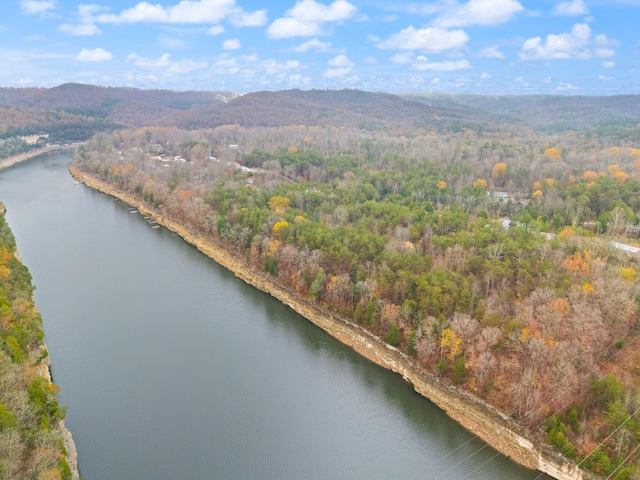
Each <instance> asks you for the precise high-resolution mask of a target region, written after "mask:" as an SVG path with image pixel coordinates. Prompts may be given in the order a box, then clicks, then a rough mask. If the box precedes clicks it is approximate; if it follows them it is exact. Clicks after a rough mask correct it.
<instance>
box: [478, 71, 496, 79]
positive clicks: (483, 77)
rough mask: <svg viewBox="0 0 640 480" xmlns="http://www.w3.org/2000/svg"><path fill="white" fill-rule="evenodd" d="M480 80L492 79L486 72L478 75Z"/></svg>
mask: <svg viewBox="0 0 640 480" xmlns="http://www.w3.org/2000/svg"><path fill="white" fill-rule="evenodd" d="M480 78H481V79H482V80H490V79H492V78H493V77H492V76H491V74H489V73H487V72H482V75H480Z"/></svg>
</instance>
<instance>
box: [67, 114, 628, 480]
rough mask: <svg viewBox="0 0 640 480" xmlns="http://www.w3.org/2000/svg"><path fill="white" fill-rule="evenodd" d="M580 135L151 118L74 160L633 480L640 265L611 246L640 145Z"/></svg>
mask: <svg viewBox="0 0 640 480" xmlns="http://www.w3.org/2000/svg"><path fill="white" fill-rule="evenodd" d="M583 138H584V137H583V134H580V133H571V134H567V135H565V136H553V137H533V138H532V137H530V136H526V137H522V138H520V137H514V136H513V135H512V132H505V134H504V135H502V136H501V137H497V136H495V135H493V136H489V137H479V136H477V135H476V134H475V132H473V131H468V130H467V131H464V132H462V133H460V134H458V135H449V136H439V135H437V134H435V133H425V134H424V135H420V136H418V137H413V138H404V137H397V136H389V137H385V136H380V135H369V134H363V133H362V132H357V131H350V130H345V129H340V128H336V127H328V128H319V127H316V128H312V127H305V126H297V127H287V128H280V129H267V128H256V129H243V128H240V127H238V126H224V127H219V128H216V129H212V130H201V131H194V132H186V131H181V130H178V129H142V130H127V131H120V132H114V134H112V135H111V136H104V135H101V136H96V137H94V138H93V139H92V140H91V142H89V144H88V145H86V146H83V147H81V148H80V149H79V150H78V152H77V163H78V166H79V167H80V168H82V169H85V170H86V171H88V172H89V173H91V174H92V175H96V176H98V177H100V178H102V179H105V180H107V181H109V182H111V183H112V184H114V185H116V186H117V187H118V188H120V189H123V190H125V191H128V192H130V193H135V194H137V195H139V196H140V198H142V199H144V200H145V201H146V202H148V203H149V204H150V205H153V206H154V207H156V208H158V209H160V210H161V211H163V212H164V213H166V214H168V215H170V216H171V217H172V218H174V219H176V220H178V221H180V222H181V223H183V224H185V225H186V226H188V227H189V228H191V229H193V230H195V231H198V232H199V233H201V234H204V235H208V236H210V237H211V238H212V239H216V240H219V241H222V242H224V243H225V245H227V246H229V247H230V248H232V249H234V250H235V251H236V252H237V253H238V255H239V256H242V258H245V259H246V260H247V261H248V262H250V263H251V264H253V265H254V266H255V267H256V268H259V269H261V270H263V271H265V272H266V273H267V274H268V275H269V276H271V277H272V278H273V279H274V280H275V281H278V282H280V283H281V284H283V285H285V286H287V287H288V288H289V289H290V290H291V291H293V292H296V293H297V294H298V295H300V296H301V297H303V298H306V299H308V300H309V301H312V302H314V303H315V304H317V305H318V306H320V307H322V308H324V309H326V310H327V311H329V312H332V313H334V314H336V315H340V316H342V317H344V318H346V319H349V320H351V321H353V322H356V323H358V324H360V325H362V326H363V327H365V328H367V329H368V330H370V331H371V332H372V333H374V334H376V335H378V336H380V337H381V338H383V339H385V340H386V341H387V342H388V343H389V344H391V345H393V346H395V347H397V348H399V349H401V350H402V351H404V352H406V354H407V355H410V356H412V357H413V358H414V359H415V361H416V362H417V363H419V364H420V365H421V366H422V367H423V368H425V369H427V370H429V371H433V372H437V373H438V374H439V375H441V376H442V378H443V379H447V380H448V381H450V382H452V383H455V384H457V385H459V386H460V388H464V389H467V390H468V391H470V392H473V393H474V394H475V395H478V396H480V397H482V398H483V399H485V400H486V401H488V402H490V403H491V404H493V405H495V406H497V407H498V408H500V409H501V410H502V411H503V412H505V413H507V414H508V415H510V416H512V417H513V418H516V419H517V420H518V421H519V422H521V423H522V424H523V425H526V426H527V427H528V428H530V429H531V431H532V432H533V434H537V435H540V436H541V437H544V438H546V439H547V441H548V442H549V443H551V444H553V445H555V446H557V447H558V448H560V449H561V450H562V451H563V452H564V453H565V454H566V455H568V456H570V457H571V458H573V459H575V460H576V461H577V462H579V463H580V464H581V465H582V466H585V467H589V468H591V469H592V470H593V471H595V472H597V473H600V474H603V475H614V476H615V478H620V479H623V478H634V477H633V475H635V472H636V470H637V468H636V452H637V449H638V446H639V443H638V440H639V438H640V436H639V435H640V422H638V419H637V416H636V413H637V410H638V407H639V406H640V403H638V396H637V394H638V392H639V391H640V390H639V388H638V387H639V381H640V378H639V376H638V373H637V367H636V363H634V362H637V360H638V358H640V353H638V352H640V346H639V345H638V343H639V342H638V340H637V334H638V332H637V328H638V308H639V305H640V295H639V292H640V289H639V287H640V277H639V276H638V273H637V272H638V271H639V268H640V265H639V263H638V262H639V261H638V259H637V258H636V257H635V256H633V255H630V254H629V253H628V252H627V251H624V250H621V249H619V248H616V245H617V244H612V243H611V242H610V240H612V239H615V240H617V241H618V242H623V241H625V242H632V243H636V240H635V237H634V233H633V232H634V231H635V230H634V228H632V227H634V226H637V225H638V217H637V214H635V212H636V211H637V210H636V208H637V207H639V206H640V204H639V203H638V198H639V196H638V194H637V192H640V168H639V167H640V150H638V149H636V148H635V146H633V145H632V144H616V145H612V144H611V142H613V141H616V142H617V141H619V139H610V138H600V139H599V140H598V141H592V142H591V143H590V144H589V145H586V144H584V143H582V139H583ZM229 145H231V147H230V146H229ZM159 148H161V149H162V150H163V151H165V152H169V151H171V152H180V158H183V159H185V160H187V159H188V160H187V161H174V162H170V161H166V160H168V159H169V158H173V157H170V156H168V155H167V157H168V158H164V159H162V160H165V161H162V160H161V159H160V157H158V155H157V153H158V149H159ZM194 149H195V151H197V152H198V155H191V153H192V151H194ZM203 152H211V155H212V157H213V158H210V157H209V156H208V155H205V154H203ZM241 166H243V167H245V168H240V167H241ZM605 234H606V235H605ZM634 352H635V354H634ZM634 355H635V356H634ZM623 358H625V359H627V360H623ZM629 359H630V360H629ZM625 362H626V363H625Z"/></svg>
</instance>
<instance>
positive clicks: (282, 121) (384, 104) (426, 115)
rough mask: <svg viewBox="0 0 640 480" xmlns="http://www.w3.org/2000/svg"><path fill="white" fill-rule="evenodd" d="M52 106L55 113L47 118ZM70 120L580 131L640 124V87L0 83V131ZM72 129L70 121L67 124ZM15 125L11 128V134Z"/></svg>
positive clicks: (409, 131)
mask: <svg viewBox="0 0 640 480" xmlns="http://www.w3.org/2000/svg"><path fill="white" fill-rule="evenodd" d="M43 115H44V117H46V118H45V119H44V120H43ZM61 116H62V117H64V122H66V123H65V125H67V127H68V125H69V124H73V125H75V126H76V127H77V129H80V126H81V125H82V122H83V121H84V122H88V123H89V124H91V125H92V128H89V129H85V130H86V131H85V130H82V132H80V133H78V135H80V136H81V135H86V134H89V133H90V132H89V130H91V132H94V133H95V131H100V130H108V129H113V128H117V127H120V126H131V127H145V126H167V127H169V126H176V127H180V128H185V129H200V128H214V127H217V126H220V125H226V124H238V125H241V126H243V127H247V128H251V127H280V126H286V125H309V126H311V125H319V126H336V127H342V128H352V129H360V130H368V131H375V132H384V133H393V134H402V135H414V134H417V133H419V132H420V131H421V129H424V130H427V131H429V130H435V131H446V132H455V131H460V130H462V129H471V130H475V131H478V132H479V133H480V132H483V131H492V130H504V128H505V126H509V128H511V129H524V130H541V131H546V132H549V131H553V130H559V131H560V130H573V129H593V128H598V127H603V126H607V125H608V126H622V127H634V126H635V125H637V124H638V123H640V95H617V96H612V97H588V96H550V95H522V96H508V95H458V94H438V93H414V94H392V93H380V92H365V91H362V90H351V89H345V90H297V89H296V90H281V91H262V92H252V93H248V94H245V95H239V94H237V93H234V92H230V91H211V92H205V91H185V92H176V91H170V90H140V89H136V88H121V87H99V86H93V85H84V84H74V83H68V84H63V85H60V86H57V87H54V88H49V89H46V88H0V134H2V133H4V134H5V135H4V136H5V137H6V136H8V135H9V133H12V132H14V131H15V132H18V133H21V132H23V133H35V132H36V131H37V130H43V129H45V130H46V129H48V128H54V127H53V126H54V125H57V123H56V122H58V123H59V122H60V121H61V120H60V117H61ZM68 129H69V128H67V130H68ZM7 132H8V133H7Z"/></svg>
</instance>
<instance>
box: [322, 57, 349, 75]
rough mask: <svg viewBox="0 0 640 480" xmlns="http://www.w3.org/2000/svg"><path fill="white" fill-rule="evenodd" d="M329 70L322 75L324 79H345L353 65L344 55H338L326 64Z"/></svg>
mask: <svg viewBox="0 0 640 480" xmlns="http://www.w3.org/2000/svg"><path fill="white" fill-rule="evenodd" d="M327 64H328V65H329V66H330V67H336V68H330V69H328V70H327V71H326V72H324V73H323V74H322V75H323V76H324V77H326V78H335V77H345V76H347V75H348V74H349V73H351V69H352V68H353V66H354V65H355V63H353V62H352V61H351V60H349V57H347V56H346V55H338V56H336V57H333V58H332V59H331V60H329V61H328V62H327Z"/></svg>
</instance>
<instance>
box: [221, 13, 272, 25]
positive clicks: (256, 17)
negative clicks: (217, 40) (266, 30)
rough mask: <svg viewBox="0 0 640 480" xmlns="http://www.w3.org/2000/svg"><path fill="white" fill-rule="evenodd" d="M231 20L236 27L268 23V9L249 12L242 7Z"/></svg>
mask: <svg viewBox="0 0 640 480" xmlns="http://www.w3.org/2000/svg"><path fill="white" fill-rule="evenodd" d="M229 21H230V22H231V24H232V25H235V26H236V27H260V26H262V25H265V24H266V23H267V11H266V10H256V11H255V12H253V13H248V12H245V11H244V10H242V9H237V10H235V11H234V13H233V14H232V15H231V16H230V17H229Z"/></svg>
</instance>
